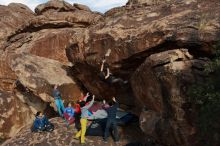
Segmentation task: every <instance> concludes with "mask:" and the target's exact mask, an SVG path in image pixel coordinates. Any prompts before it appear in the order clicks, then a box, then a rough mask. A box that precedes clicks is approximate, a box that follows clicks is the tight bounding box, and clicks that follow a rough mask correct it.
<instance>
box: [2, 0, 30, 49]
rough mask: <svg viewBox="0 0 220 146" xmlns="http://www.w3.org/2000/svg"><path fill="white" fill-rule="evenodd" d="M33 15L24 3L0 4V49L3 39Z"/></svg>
mask: <svg viewBox="0 0 220 146" xmlns="http://www.w3.org/2000/svg"><path fill="white" fill-rule="evenodd" d="M33 17H34V13H33V12H32V11H31V10H30V9H29V8H28V7H27V6H25V5H23V4H17V3H12V4H9V5H8V6H3V5H0V18H1V19H0V49H2V45H4V41H6V40H7V39H8V37H9V36H10V35H11V34H13V33H14V32H15V31H16V30H17V28H18V27H21V26H22V25H25V24H26V23H28V22H29V21H30V20H31V19H32V18H33Z"/></svg>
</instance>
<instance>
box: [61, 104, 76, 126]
mask: <svg viewBox="0 0 220 146" xmlns="http://www.w3.org/2000/svg"><path fill="white" fill-rule="evenodd" d="M63 115H64V118H65V119H66V121H67V122H68V125H70V124H72V123H73V122H74V120H75V118H74V108H73V107H72V104H71V103H68V107H66V108H65V109H64V114H63Z"/></svg>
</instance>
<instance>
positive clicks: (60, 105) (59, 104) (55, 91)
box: [53, 85, 65, 117]
mask: <svg viewBox="0 0 220 146" xmlns="http://www.w3.org/2000/svg"><path fill="white" fill-rule="evenodd" d="M57 87H58V86H57V85H54V89H53V97H54V100H55V104H56V107H57V111H58V113H59V115H60V116H61V117H63V113H64V110H65V108H64V105H63V101H62V99H61V94H60V91H59V90H58V89H57Z"/></svg>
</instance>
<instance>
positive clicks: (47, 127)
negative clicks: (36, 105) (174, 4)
mask: <svg viewBox="0 0 220 146" xmlns="http://www.w3.org/2000/svg"><path fill="white" fill-rule="evenodd" d="M35 117H36V118H35V120H34V124H33V127H32V131H33V132H41V131H53V129H54V126H53V124H51V123H50V122H49V121H48V119H47V117H46V116H45V115H44V114H43V113H42V112H37V113H36V116H35Z"/></svg>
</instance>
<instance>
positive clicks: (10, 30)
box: [0, 1, 102, 138]
mask: <svg viewBox="0 0 220 146" xmlns="http://www.w3.org/2000/svg"><path fill="white" fill-rule="evenodd" d="M0 7H1V10H0V15H1V21H0V23H1V28H0V32H1V33H0V48H1V49H0V58H1V59H0V67H1V70H0V80H1V82H0V90H1V91H4V92H5V91H7V92H9V93H10V97H11V101H13V105H15V104H14V102H17V104H18V105H16V106H19V107H20V108H21V109H18V110H19V111H17V110H15V109H13V110H12V109H10V108H9V106H7V108H8V110H9V111H10V110H12V111H11V113H10V114H13V115H14V116H11V115H9V117H5V118H4V119H3V120H4V121H1V123H2V124H1V131H0V132H1V137H3V138H8V137H11V136H13V135H15V134H16V133H17V131H19V129H20V128H21V127H22V126H24V125H26V124H28V122H30V121H32V119H33V114H35V113H36V112H37V111H45V112H46V113H47V110H48V109H50V106H51V107H54V109H55V110H56V108H55V105H54V102H53V98H52V95H51V94H52V88H53V86H54V85H55V84H58V85H59V89H60V91H61V94H62V97H63V99H64V100H66V101H70V100H73V101H74V100H76V99H77V98H78V97H80V96H81V94H82V90H83V88H82V86H81V85H77V84H76V82H75V79H74V76H73V75H72V73H71V72H70V67H71V66H72V63H70V62H69V61H68V58H67V57H66V51H65V49H66V47H67V46H69V45H71V43H74V42H78V43H80V42H81V41H82V38H83V35H82V34H83V33H84V32H85V31H86V28H87V27H88V26H89V25H91V24H94V23H96V21H98V19H100V18H101V17H102V16H101V15H100V14H97V13H93V12H91V11H87V10H85V9H84V10H81V9H79V8H75V7H74V6H72V5H71V4H68V3H66V2H61V1H49V2H48V3H46V4H42V5H39V6H38V7H37V8H36V14H35V13H33V12H32V11H31V10H30V9H29V8H27V7H26V6H24V5H22V4H10V5H9V6H0ZM81 7H83V6H81ZM7 95H8V94H6V95H4V96H1V99H2V100H3V101H5V100H7V99H6V97H7ZM10 105H12V104H11V103H10ZM7 108H5V107H4V106H2V107H1V110H5V109H7ZM21 110H23V111H25V112H26V111H27V112H28V113H27V114H25V115H24V116H22V117H21V116H20V115H19V114H17V113H18V112H20V111H21ZM15 119H18V120H15ZM3 123H7V124H3ZM10 127H12V128H11V129H10ZM3 129H8V130H3ZM15 129H17V131H16V130H15Z"/></svg>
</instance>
